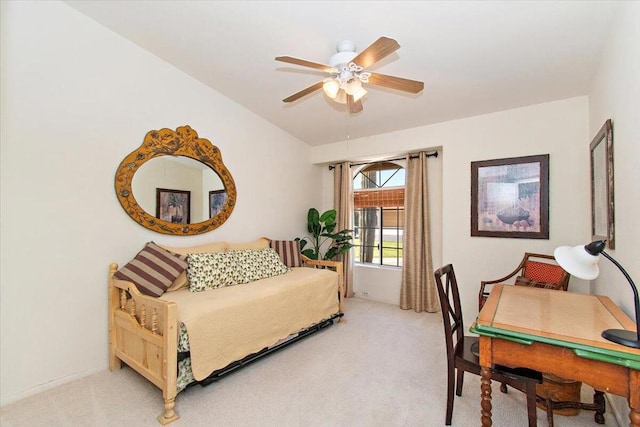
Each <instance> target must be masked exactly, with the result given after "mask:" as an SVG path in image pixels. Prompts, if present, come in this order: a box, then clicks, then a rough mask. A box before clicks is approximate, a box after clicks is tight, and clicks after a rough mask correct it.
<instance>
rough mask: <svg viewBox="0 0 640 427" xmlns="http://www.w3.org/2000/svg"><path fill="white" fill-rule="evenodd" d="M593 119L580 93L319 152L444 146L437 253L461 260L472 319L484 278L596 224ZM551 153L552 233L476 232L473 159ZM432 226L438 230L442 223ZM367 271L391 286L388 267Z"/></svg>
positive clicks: (580, 286)
mask: <svg viewBox="0 0 640 427" xmlns="http://www.w3.org/2000/svg"><path fill="white" fill-rule="evenodd" d="M587 122H588V102H587V97H577V98H571V99H567V100H562V101H556V102H550V103H546V104H539V105H534V106H530V107H525V108H518V109H514V110H508V111H502V112H498V113H493V114H487V115H482V116H477V117H471V118H467V119H462V120H456V121H451V122H445V123H439V124H435V125H430V126H423V127H418V128H413V129H405V130H402V131H397V132H392V133H388V134H382V135H376V136H373V137H369V138H362V139H358V140H350V141H344V142H339V143H336V144H331V145H329V146H322V147H315V148H313V149H312V160H313V162H314V163H332V162H336V161H341V160H345V159H351V158H353V159H361V158H375V157H384V156H394V155H397V154H398V153H402V152H408V151H416V150H420V149H423V148H429V147H437V146H441V147H442V230H441V239H442V259H441V260H440V261H441V262H440V263H438V264H436V262H437V261H436V260H434V268H437V267H438V266H439V264H448V263H452V264H453V265H454V268H455V270H456V277H457V279H458V282H459V286H460V288H461V299H462V305H463V310H464V316H465V318H466V323H467V326H470V325H471V323H472V321H473V319H475V317H476V315H477V313H478V302H477V294H478V289H479V286H480V281H481V280H483V279H494V278H498V277H501V276H502V275H504V274H506V273H509V272H510V271H512V270H513V268H515V266H517V265H518V263H519V261H520V260H521V259H522V255H523V253H524V252H525V251H528V252H542V253H553V250H554V249H555V248H556V247H557V246H560V245H564V244H567V243H568V242H569V243H570V242H574V241H576V240H580V239H584V237H585V230H589V214H588V212H589V211H588V209H589V186H588V182H589V181H588V179H589V178H588V176H589V150H588V146H589V141H590V138H589V135H588V128H587ZM547 153H548V154H549V155H550V160H549V163H550V164H549V175H550V190H549V193H550V203H549V205H550V208H549V212H550V218H549V223H550V225H549V228H550V232H549V240H537V239H505V238H489V237H471V236H470V223H471V220H470V211H471V208H470V200H471V181H470V179H471V162H472V161H476V160H488V159H499V158H507V157H517V156H527V155H535V154H547ZM429 164H431V163H429ZM323 173H324V183H325V187H324V188H325V190H324V198H323V202H324V203H328V202H329V201H331V200H332V199H331V197H332V196H331V192H332V186H331V185H329V184H330V179H329V178H328V177H327V174H328V172H323ZM432 231H433V233H434V234H437V231H438V230H432ZM360 277H365V278H366V280H368V281H369V284H368V286H370V287H372V286H376V287H382V286H388V283H386V278H387V276H386V275H384V276H382V275H380V276H375V275H367V274H366V273H365V275H360ZM398 284H399V281H398ZM570 289H571V290H574V291H578V292H588V291H589V287H588V284H587V283H585V282H584V281H580V280H577V279H575V278H572V279H571V283H570ZM398 292H399V291H398ZM370 295H371V293H370ZM398 295H399V293H398Z"/></svg>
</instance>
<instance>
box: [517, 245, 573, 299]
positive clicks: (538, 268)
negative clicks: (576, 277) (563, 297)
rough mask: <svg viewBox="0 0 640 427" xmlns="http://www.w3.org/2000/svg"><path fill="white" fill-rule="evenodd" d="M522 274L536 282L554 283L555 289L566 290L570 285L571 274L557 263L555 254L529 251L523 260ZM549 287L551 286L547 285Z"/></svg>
mask: <svg viewBox="0 0 640 427" xmlns="http://www.w3.org/2000/svg"><path fill="white" fill-rule="evenodd" d="M533 259H542V260H549V261H550V262H544V261H534V260H533ZM521 265H522V276H523V277H524V278H525V279H527V280H529V281H531V282H534V283H540V284H542V285H541V286H539V287H545V286H544V285H543V284H551V285H554V288H555V289H558V290H563V291H566V290H567V288H568V287H569V278H570V277H571V275H570V274H569V273H567V272H566V271H565V270H564V269H563V268H562V267H560V266H559V265H558V264H557V263H555V258H554V257H553V255H546V254H534V253H530V252H527V253H525V254H524V258H523V260H522V264H521ZM546 287H549V286H546Z"/></svg>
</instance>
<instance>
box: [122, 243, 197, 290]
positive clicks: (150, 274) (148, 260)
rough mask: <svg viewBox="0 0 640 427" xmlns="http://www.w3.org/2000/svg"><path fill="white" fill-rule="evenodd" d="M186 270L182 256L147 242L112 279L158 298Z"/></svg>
mask: <svg viewBox="0 0 640 427" xmlns="http://www.w3.org/2000/svg"><path fill="white" fill-rule="evenodd" d="M186 268H187V261H186V260H185V257H184V256H182V255H178V254H174V253H173V252H169V251H167V250H165V249H162V248H161V247H160V246H158V245H156V244H155V243H153V242H149V243H147V244H146V246H145V247H144V248H143V249H142V250H141V251H140V252H138V255H136V256H135V258H133V259H132V260H131V261H129V263H127V265H125V266H124V267H122V268H121V269H120V270H118V271H117V272H116V273H115V274H114V275H113V277H115V278H116V279H120V280H128V281H130V282H133V283H134V284H135V285H136V287H137V288H138V290H139V291H140V292H142V293H143V294H145V295H150V296H152V297H159V296H160V295H162V294H163V293H164V292H165V291H166V290H167V288H168V287H169V286H171V284H172V283H173V281H174V280H176V278H177V277H178V276H179V275H180V273H182V272H183V271H184V270H185V269H186Z"/></svg>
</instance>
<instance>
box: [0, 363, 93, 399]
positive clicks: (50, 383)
mask: <svg viewBox="0 0 640 427" xmlns="http://www.w3.org/2000/svg"><path fill="white" fill-rule="evenodd" d="M104 370H105V369H104V368H100V369H90V370H88V371H83V372H78V373H75V374H73V375H68V376H66V377H61V378H56V379H53V380H51V381H48V382H46V383H44V384H39V385H37V386H35V387H32V388H30V389H28V390H24V391H21V392H19V393H14V394H11V395H9V396H3V397H2V401H0V407H4V406H6V405H10V404H11V403H14V402H17V401H19V400H22V399H26V398H27V397H30V396H33V395H36V394H39V393H43V392H45V391H48V390H51V389H52V388H55V387H58V386H61V385H63V384H67V383H70V382H72V381H75V380H78V379H80V378H84V377H87V376H89V375H93V374H95V373H98V372H101V371H104Z"/></svg>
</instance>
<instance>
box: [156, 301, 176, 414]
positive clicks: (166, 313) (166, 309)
mask: <svg viewBox="0 0 640 427" xmlns="http://www.w3.org/2000/svg"><path fill="white" fill-rule="evenodd" d="M162 311H163V313H162V318H163V319H164V327H165V329H164V331H163V335H162V338H163V339H162V341H163V345H162V363H163V365H164V367H163V369H162V370H163V376H164V387H163V388H162V397H163V398H164V412H163V413H162V414H160V415H159V416H158V421H160V424H168V423H170V422H172V421H175V420H177V419H178V418H180V416H179V415H178V414H177V413H176V411H175V410H174V409H173V408H174V407H175V405H176V395H177V394H178V391H177V390H178V348H177V346H178V307H177V305H176V304H175V303H174V304H167V305H164V306H163V307H162Z"/></svg>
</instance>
